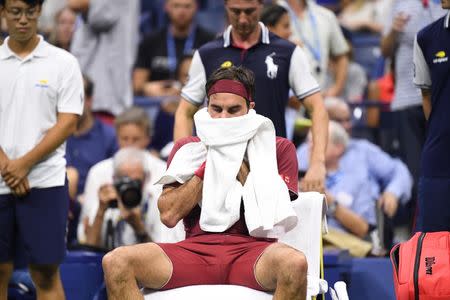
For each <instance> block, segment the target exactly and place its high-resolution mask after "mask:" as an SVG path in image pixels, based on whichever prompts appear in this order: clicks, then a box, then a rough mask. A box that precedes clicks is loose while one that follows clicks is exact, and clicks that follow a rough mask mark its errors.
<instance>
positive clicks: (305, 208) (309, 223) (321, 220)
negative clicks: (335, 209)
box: [280, 192, 328, 295]
mask: <svg viewBox="0 0 450 300" xmlns="http://www.w3.org/2000/svg"><path fill="white" fill-rule="evenodd" d="M292 204H293V207H294V210H295V212H296V213H297V216H298V219H299V220H298V224H297V226H296V227H295V228H294V229H292V230H291V231H289V232H288V233H287V234H285V235H284V236H283V237H282V238H281V239H280V242H282V243H285V244H288V245H290V246H292V247H294V248H296V249H298V250H300V251H302V252H303V253H304V254H305V256H306V259H307V261H308V294H309V293H311V294H312V295H317V294H319V293H322V292H326V290H327V286H326V282H325V281H324V280H321V278H320V263H321V255H322V252H321V243H322V234H325V233H326V232H327V230H328V228H327V223H326V217H325V212H326V200H325V196H324V195H323V194H320V193H317V192H307V193H300V194H299V198H298V199H297V200H295V201H294V202H292Z"/></svg>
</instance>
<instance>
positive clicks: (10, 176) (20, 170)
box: [2, 158, 31, 190]
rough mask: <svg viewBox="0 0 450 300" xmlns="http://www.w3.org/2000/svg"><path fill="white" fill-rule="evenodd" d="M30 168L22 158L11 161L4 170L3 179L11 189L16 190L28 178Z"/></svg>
mask: <svg viewBox="0 0 450 300" xmlns="http://www.w3.org/2000/svg"><path fill="white" fill-rule="evenodd" d="M30 168H31V166H28V165H27V164H26V163H25V161H24V160H23V159H21V158H19V159H13V160H9V161H8V162H7V163H6V166H4V168H3V170H2V177H3V179H4V180H5V182H6V184H7V185H8V186H9V188H11V189H12V190H14V189H15V188H16V187H17V186H18V185H19V184H20V183H21V182H22V181H23V180H24V179H25V178H26V176H27V175H28V173H29V172H30Z"/></svg>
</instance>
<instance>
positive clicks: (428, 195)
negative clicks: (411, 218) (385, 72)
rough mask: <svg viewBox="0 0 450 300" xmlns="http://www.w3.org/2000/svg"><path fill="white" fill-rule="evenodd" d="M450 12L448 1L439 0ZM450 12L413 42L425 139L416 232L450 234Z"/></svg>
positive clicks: (415, 78) (415, 74)
mask: <svg viewBox="0 0 450 300" xmlns="http://www.w3.org/2000/svg"><path fill="white" fill-rule="evenodd" d="M441 6H442V8H443V9H450V0H442V1H441ZM449 20H450V12H447V14H446V15H445V17H442V18H440V19H438V20H437V21H435V22H433V23H432V24H430V25H428V26H427V27H425V28H423V29H422V30H420V31H419V33H418V34H417V36H416V39H415V42H414V70H415V72H414V83H415V84H416V85H417V87H420V88H421V90H422V102H423V110H424V113H425V117H426V119H427V137H426V141H425V145H424V147H423V152H422V157H421V166H422V168H421V177H420V181H419V200H418V201H419V211H418V213H419V214H418V218H417V220H418V221H417V227H416V230H418V231H424V232H433V231H450V201H449V192H450V160H449V151H450V121H449V119H448V114H449V111H450V103H449V101H448V100H449V95H450V80H449V79H450V74H449V65H448V64H449V62H448V56H449V53H448V52H447V51H446V50H447V49H448V48H447V45H448V43H449V41H450V35H449V30H450V25H449V23H450V21H449Z"/></svg>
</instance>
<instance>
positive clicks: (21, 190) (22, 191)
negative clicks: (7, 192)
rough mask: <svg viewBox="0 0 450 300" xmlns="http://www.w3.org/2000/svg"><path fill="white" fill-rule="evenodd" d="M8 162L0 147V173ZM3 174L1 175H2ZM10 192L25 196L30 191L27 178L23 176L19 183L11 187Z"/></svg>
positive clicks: (0, 173)
mask: <svg viewBox="0 0 450 300" xmlns="http://www.w3.org/2000/svg"><path fill="white" fill-rule="evenodd" d="M8 163H9V158H8V156H7V155H6V153H5V152H4V151H3V149H2V147H0V175H2V174H3V173H4V170H5V169H6V167H7V165H8ZM2 176H3V175H2ZM10 188H11V190H12V193H13V194H14V195H16V196H19V197H22V196H25V195H26V194H27V193H28V192H29V191H30V184H29V182H28V178H26V177H25V178H24V179H23V180H22V181H21V182H19V184H18V185H17V186H16V187H15V188H12V187H10Z"/></svg>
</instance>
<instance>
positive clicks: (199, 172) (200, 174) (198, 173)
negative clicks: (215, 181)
mask: <svg viewBox="0 0 450 300" xmlns="http://www.w3.org/2000/svg"><path fill="white" fill-rule="evenodd" d="M205 166H206V161H204V162H203V163H202V164H201V165H200V167H198V169H197V170H196V171H195V172H194V175H195V176H197V177H198V178H200V179H201V180H203V177H205Z"/></svg>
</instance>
